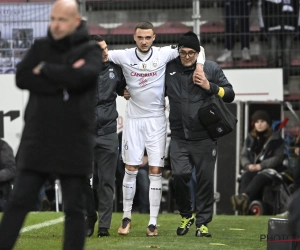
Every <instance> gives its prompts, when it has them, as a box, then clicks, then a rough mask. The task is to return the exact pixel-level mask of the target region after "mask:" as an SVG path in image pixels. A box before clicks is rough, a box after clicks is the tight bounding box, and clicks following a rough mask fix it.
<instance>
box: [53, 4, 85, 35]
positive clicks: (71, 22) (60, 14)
mask: <svg viewBox="0 0 300 250" xmlns="http://www.w3.org/2000/svg"><path fill="white" fill-rule="evenodd" d="M80 23H81V15H80V13H79V7H78V4H77V2H76V1H75V0H57V1H55V3H54V4H53V6H52V10H51V22H50V32H51V35H52V37H53V39H55V40H60V39H62V38H64V37H66V36H68V35H71V34H72V33H74V32H75V30H76V29H77V27H78V26H79V25H80Z"/></svg>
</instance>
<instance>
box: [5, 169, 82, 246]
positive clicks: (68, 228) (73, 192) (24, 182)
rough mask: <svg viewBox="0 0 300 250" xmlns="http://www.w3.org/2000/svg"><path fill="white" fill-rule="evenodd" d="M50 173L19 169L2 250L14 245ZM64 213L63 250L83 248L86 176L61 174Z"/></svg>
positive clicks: (7, 212)
mask: <svg viewBox="0 0 300 250" xmlns="http://www.w3.org/2000/svg"><path fill="white" fill-rule="evenodd" d="M47 177H48V174H44V173H39V172H34V171H20V172H18V175H17V178H16V181H15V184H14V189H13V192H12V196H11V199H10V200H9V202H8V205H7V207H6V209H5V212H4V215H3V217H2V220H1V224H0V250H10V249H12V248H13V246H14V244H15V242H16V240H17V238H18V236H19V232H20V229H21V227H22V225H23V223H24V220H25V217H26V215H27V213H28V212H29V211H30V210H31V208H32V207H33V206H34V204H35V202H36V197H37V195H38V193H39V191H40V189H41V187H42V185H43V184H44V182H45V180H46V179H47ZM59 179H60V183H61V188H62V198H63V205H64V212H65V227H64V243H63V249H64V250H83V249H84V242H85V227H84V202H83V189H84V182H85V180H86V176H71V175H60V176H59Z"/></svg>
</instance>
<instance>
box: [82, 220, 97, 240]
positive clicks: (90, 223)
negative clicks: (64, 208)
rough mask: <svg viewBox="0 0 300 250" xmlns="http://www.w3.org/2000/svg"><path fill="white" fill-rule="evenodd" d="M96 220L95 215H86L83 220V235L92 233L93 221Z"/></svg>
mask: <svg viewBox="0 0 300 250" xmlns="http://www.w3.org/2000/svg"><path fill="white" fill-rule="evenodd" d="M96 221H97V215H95V216H93V217H87V218H86V220H85V228H86V231H85V236H87V237H90V236H92V235H93V233H94V228H95V223H96Z"/></svg>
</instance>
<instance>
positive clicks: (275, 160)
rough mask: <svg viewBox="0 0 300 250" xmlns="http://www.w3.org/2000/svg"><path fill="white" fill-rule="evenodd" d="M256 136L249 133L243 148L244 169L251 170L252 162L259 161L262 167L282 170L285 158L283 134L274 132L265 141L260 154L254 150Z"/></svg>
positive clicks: (242, 162) (242, 160) (242, 163)
mask: <svg viewBox="0 0 300 250" xmlns="http://www.w3.org/2000/svg"><path fill="white" fill-rule="evenodd" d="M254 140H255V138H254V137H253V136H251V135H250V134H248V136H247V138H246V140H245V142H244V145H243V148H242V150H241V165H242V167H243V169H244V170H249V165H250V164H257V163H259V164H260V166H261V169H262V170H264V169H275V170H279V171H280V170H281V169H280V168H281V167H282V162H283V160H284V140H283V139H282V137H281V135H280V134H278V133H275V132H273V133H272V135H271V136H270V137H269V138H268V139H267V141H266V142H265V144H264V146H263V149H262V150H261V152H260V153H259V154H255V152H253V151H252V150H251V149H252V146H253V143H254Z"/></svg>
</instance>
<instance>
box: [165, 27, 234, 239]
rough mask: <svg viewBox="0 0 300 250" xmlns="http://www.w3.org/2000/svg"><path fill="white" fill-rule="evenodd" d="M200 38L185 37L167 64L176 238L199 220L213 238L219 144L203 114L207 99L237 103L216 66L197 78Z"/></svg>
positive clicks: (201, 233) (199, 228)
mask: <svg viewBox="0 0 300 250" xmlns="http://www.w3.org/2000/svg"><path fill="white" fill-rule="evenodd" d="M199 48H200V43H199V40H198V37H197V36H196V34H195V33H193V32H191V31H190V32H187V33H185V34H184V35H183V36H182V37H181V38H180V39H179V43H178V49H179V56H178V57H177V58H176V59H174V60H172V61H171V62H169V63H168V65H167V70H166V95H167V96H168V97H169V103H170V115H169V121H170V129H171V142H170V157H171V167H172V175H173V179H174V187H175V199H176V203H177V206H178V210H179V212H180V215H181V216H182V220H181V224H180V226H179V227H178V228H177V235H185V234H186V233H187V232H188V230H189V228H190V226H191V225H192V224H193V223H194V221H195V220H196V227H197V229H196V236H198V237H202V236H205V237H210V236H211V234H210V233H209V232H208V228H207V224H208V223H209V222H210V221H211V220H212V214H213V202H214V200H213V197H214V189H213V187H214V181H213V180H214V166H215V161H216V157H217V142H216V141H215V140H212V139H211V138H210V137H209V135H208V133H207V131H206V130H205V128H204V127H203V126H202V125H201V122H200V121H199V119H198V110H199V108H200V107H201V104H202V103H203V102H205V99H207V98H209V97H210V96H211V95H219V96H221V97H222V99H223V101H225V102H232V101H233V99H234V96H235V94H234V91H233V89H232V86H231V84H230V83H229V82H228V80H227V78H226V77H225V75H224V73H223V71H222V69H221V68H220V67H219V66H218V64H217V63H215V62H211V61H206V62H205V63H204V67H203V71H202V73H201V74H198V75H196V79H197V81H196V82H193V79H192V76H193V72H194V70H195V66H196V58H197V56H198V53H199V52H200V51H199V50H200V49H199ZM193 167H195V168H196V179H197V186H196V218H195V217H194V216H193V215H192V206H191V196H190V187H189V182H190V180H191V176H192V169H193Z"/></svg>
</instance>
